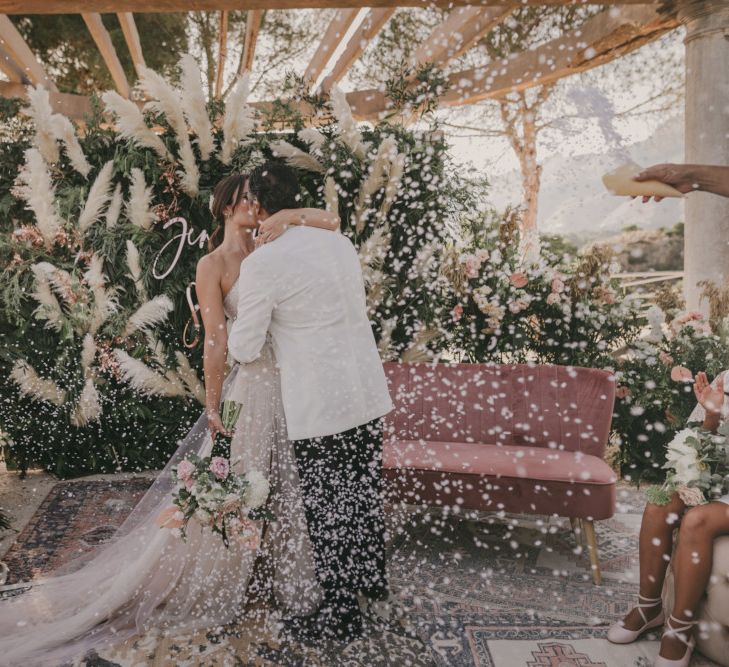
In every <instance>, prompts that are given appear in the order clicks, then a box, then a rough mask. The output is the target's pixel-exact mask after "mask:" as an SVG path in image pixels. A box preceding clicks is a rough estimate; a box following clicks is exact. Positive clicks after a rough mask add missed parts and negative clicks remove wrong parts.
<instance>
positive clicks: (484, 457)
mask: <svg viewBox="0 0 729 667" xmlns="http://www.w3.org/2000/svg"><path fill="white" fill-rule="evenodd" d="M383 466H384V467H385V468H386V469H402V468H406V469H415V470H424V471H434V472H444V473H457V474H459V475H467V474H472V475H485V476H488V477H513V478H518V479H533V480H536V481H552V482H573V483H580V484H615V481H616V475H615V473H614V472H613V471H612V469H611V468H610V466H608V465H607V463H605V461H603V460H602V459H600V458H598V457H596V456H592V455H590V454H582V453H580V452H570V451H564V450H561V451H560V450H558V449H547V448H545V447H530V446H526V445H489V444H484V443H470V442H431V441H422V440H421V441H414V440H394V439H393V440H389V441H388V442H386V443H385V447H384V452H383Z"/></svg>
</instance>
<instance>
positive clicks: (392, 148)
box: [354, 137, 398, 234]
mask: <svg viewBox="0 0 729 667" xmlns="http://www.w3.org/2000/svg"><path fill="white" fill-rule="evenodd" d="M397 155H398V153H397V144H396V143H395V140H394V139H393V138H392V137H386V138H385V139H383V141H382V143H381V144H380V146H379V148H378V149H377V154H376V155H375V159H374V160H373V161H372V165H371V166H370V169H369V171H368V173H367V178H365V180H364V182H363V183H362V185H361V186H360V188H359V195H358V196H357V203H356V204H355V207H354V217H355V220H356V221H357V222H356V225H355V229H356V230H357V233H358V234H361V233H362V230H363V229H364V226H365V223H366V221H367V211H368V208H367V206H368V204H369V203H370V201H371V200H372V197H373V195H374V194H375V193H376V192H377V191H378V190H380V189H381V188H383V187H384V186H385V185H386V183H387V180H386V179H387V175H388V173H389V170H390V164H391V163H392V162H394V161H395V160H396V159H397Z"/></svg>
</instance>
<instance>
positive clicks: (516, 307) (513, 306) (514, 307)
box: [509, 299, 529, 315]
mask: <svg viewBox="0 0 729 667" xmlns="http://www.w3.org/2000/svg"><path fill="white" fill-rule="evenodd" d="M528 305H529V304H528V303H527V302H526V301H524V300H522V299H517V300H516V301H512V302H511V303H510V304H509V310H510V311H511V312H512V313H513V314H514V315H517V314H518V313H520V312H521V311H522V310H524V309H525V308H526V307H527V306H528Z"/></svg>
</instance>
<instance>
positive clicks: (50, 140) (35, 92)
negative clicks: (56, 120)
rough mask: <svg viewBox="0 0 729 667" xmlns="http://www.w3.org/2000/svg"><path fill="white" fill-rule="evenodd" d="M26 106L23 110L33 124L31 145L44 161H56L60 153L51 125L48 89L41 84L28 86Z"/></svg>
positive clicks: (51, 113)
mask: <svg viewBox="0 0 729 667" xmlns="http://www.w3.org/2000/svg"><path fill="white" fill-rule="evenodd" d="M27 91H28V103H29V104H28V106H27V107H24V108H23V111H24V112H25V113H26V114H27V115H28V116H29V117H30V118H31V120H32V121H33V124H34V125H35V134H34V135H33V145H34V146H35V147H36V148H37V149H38V151H39V152H40V154H41V155H42V156H43V159H44V160H45V161H46V162H49V163H51V162H58V159H59V158H60V153H59V151H58V144H57V143H56V132H55V128H54V127H53V111H52V110H51V104H50V101H49V99H48V91H47V90H46V89H45V88H43V87H42V86H38V87H34V86H28V87H27Z"/></svg>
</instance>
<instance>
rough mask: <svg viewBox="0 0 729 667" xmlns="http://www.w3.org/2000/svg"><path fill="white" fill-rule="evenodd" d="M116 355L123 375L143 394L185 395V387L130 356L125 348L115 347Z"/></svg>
mask: <svg viewBox="0 0 729 667" xmlns="http://www.w3.org/2000/svg"><path fill="white" fill-rule="evenodd" d="M114 356H115V357H116V360H117V362H118V363H119V370H120V372H121V374H122V377H123V378H124V379H125V380H126V381H127V382H128V383H129V384H130V385H131V386H132V387H134V388H135V389H136V390H137V391H139V392H141V393H142V394H146V395H148V396H152V395H156V396H184V395H185V389H184V387H182V385H181V384H178V383H176V382H171V381H170V380H169V379H168V378H166V377H165V376H164V375H160V374H159V373H157V372H156V371H154V370H152V369H151V368H150V367H149V366H147V364H145V363H144V362H142V361H139V360H138V359H135V358H134V357H132V356H130V355H129V354H127V353H126V352H125V351H124V350H120V349H118V348H117V349H115V350H114Z"/></svg>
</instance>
